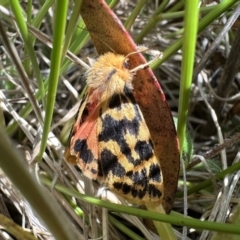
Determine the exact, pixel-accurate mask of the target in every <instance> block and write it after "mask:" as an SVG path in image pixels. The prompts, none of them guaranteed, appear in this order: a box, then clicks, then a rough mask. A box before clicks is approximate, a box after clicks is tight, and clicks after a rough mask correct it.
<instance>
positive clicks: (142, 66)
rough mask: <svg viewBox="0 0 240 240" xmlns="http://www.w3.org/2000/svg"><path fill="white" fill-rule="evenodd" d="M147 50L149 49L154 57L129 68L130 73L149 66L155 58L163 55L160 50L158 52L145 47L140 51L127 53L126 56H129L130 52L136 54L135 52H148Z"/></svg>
mask: <svg viewBox="0 0 240 240" xmlns="http://www.w3.org/2000/svg"><path fill="white" fill-rule="evenodd" d="M149 51H150V52H151V53H153V55H155V56H154V58H153V59H152V60H150V61H148V62H146V63H144V64H141V65H139V66H137V67H135V68H133V69H131V70H130V72H131V73H136V72H137V71H139V70H141V69H145V68H147V67H149V65H150V64H151V63H153V62H155V61H156V60H157V59H160V58H162V56H163V54H162V52H159V51H157V50H150V49H148V48H146V49H143V50H142V51H136V52H132V53H129V54H128V55H127V57H128V56H130V55H132V54H136V53H140V52H149Z"/></svg>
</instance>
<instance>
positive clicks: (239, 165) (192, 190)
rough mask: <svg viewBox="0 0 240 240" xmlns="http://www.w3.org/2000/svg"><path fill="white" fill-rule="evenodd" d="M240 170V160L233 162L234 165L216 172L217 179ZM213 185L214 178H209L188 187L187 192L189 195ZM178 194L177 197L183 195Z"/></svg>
mask: <svg viewBox="0 0 240 240" xmlns="http://www.w3.org/2000/svg"><path fill="white" fill-rule="evenodd" d="M239 170H240V162H237V163H235V164H233V165H232V166H230V167H228V168H227V169H225V170H223V171H222V172H220V173H218V174H216V175H215V179H216V180H217V181H219V180H223V179H224V178H225V177H226V176H227V175H229V174H233V173H235V172H237V171H239ZM211 185H212V180H211V179H209V180H206V181H204V182H202V183H200V184H198V185H196V186H194V187H191V188H190V189H188V191H187V193H188V195H190V194H193V193H196V192H198V191H200V190H202V189H204V188H206V187H209V186H211ZM176 196H177V197H182V196H183V193H177V194H176Z"/></svg>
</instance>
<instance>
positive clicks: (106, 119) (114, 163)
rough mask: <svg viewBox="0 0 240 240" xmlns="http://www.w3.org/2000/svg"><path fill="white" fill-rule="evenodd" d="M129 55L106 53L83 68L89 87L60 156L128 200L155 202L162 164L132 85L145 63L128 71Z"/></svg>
mask: <svg viewBox="0 0 240 240" xmlns="http://www.w3.org/2000/svg"><path fill="white" fill-rule="evenodd" d="M128 56H129V55H128ZM128 56H123V55H117V54H115V53H111V52H109V53H106V54H104V55H102V56H100V57H99V58H98V59H97V60H96V62H95V63H94V64H93V66H92V67H91V68H90V69H89V70H88V71H87V80H86V82H87V85H88V90H87V93H86V95H85V97H84V99H83V101H82V104H81V105H80V107H79V112H78V114H77V118H76V122H75V123H74V125H73V128H72V130H71V133H70V136H69V141H68V146H67V148H66V149H65V154H64V155H65V159H66V160H67V161H68V162H70V163H73V164H77V165H78V166H79V167H80V169H81V170H82V172H83V174H84V175H85V176H87V177H88V178H90V179H93V180H97V179H103V181H104V183H105V184H106V186H107V187H108V188H109V189H110V190H111V191H113V192H114V193H116V194H117V195H119V196H121V197H123V198H125V199H126V200H128V201H130V202H132V203H136V204H145V203H147V202H149V201H152V202H159V201H161V199H162V198H163V178H162V173H161V166H160V162H159V159H157V157H156V156H155V151H154V146H153V143H152V140H151V135H150V132H149V129H148V127H147V124H146V122H145V120H144V117H143V114H142V112H141V110H140V107H139V105H138V104H137V102H136V100H135V98H134V95H133V85H132V80H133V76H134V74H135V73H136V71H138V70H139V69H142V68H145V67H148V66H149V63H147V64H145V65H144V64H143V65H141V66H139V67H137V68H135V69H132V70H130V69H129V67H130V66H129V63H128ZM149 107H151V106H149Z"/></svg>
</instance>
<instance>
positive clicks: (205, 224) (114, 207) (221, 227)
mask: <svg viewBox="0 0 240 240" xmlns="http://www.w3.org/2000/svg"><path fill="white" fill-rule="evenodd" d="M41 182H42V183H43V184H45V185H47V186H49V187H50V186H52V182H51V181H49V180H48V179H46V178H43V177H41ZM54 187H55V189H56V190H58V191H60V192H62V193H65V194H69V195H70V196H72V197H76V198H79V199H81V200H83V201H85V202H87V203H90V204H94V205H97V206H99V207H103V208H107V209H109V210H111V211H114V212H121V213H126V214H130V215H134V216H138V217H142V218H146V219H151V220H155V221H160V222H166V223H170V224H174V225H178V226H188V227H191V228H194V229H199V230H200V229H206V230H210V231H219V232H226V233H232V234H240V228H239V226H236V225H230V224H224V223H215V222H210V221H201V220H196V219H193V218H186V217H176V216H171V215H166V214H160V213H156V212H150V211H146V210H141V209H136V208H133V207H127V206H123V205H119V204H114V203H110V202H108V201H104V200H101V199H98V198H94V197H90V196H87V195H84V194H81V193H79V192H77V191H75V190H72V189H68V188H66V187H63V186H61V185H59V184H56V185H55V186H54Z"/></svg>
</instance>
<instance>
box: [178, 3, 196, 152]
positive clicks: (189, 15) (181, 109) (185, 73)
mask: <svg viewBox="0 0 240 240" xmlns="http://www.w3.org/2000/svg"><path fill="white" fill-rule="evenodd" d="M198 3H199V0H191V1H186V4H185V18H184V34H183V48H182V51H183V58H182V71H181V84H180V98H179V104H178V126H177V135H178V139H179V144H180V156H181V155H182V151H183V146H184V139H185V132H186V123H187V115H188V106H189V97H190V90H191V84H192V75H193V66H194V56H195V48H196V40H197V28H198V15H199V9H198Z"/></svg>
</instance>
